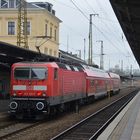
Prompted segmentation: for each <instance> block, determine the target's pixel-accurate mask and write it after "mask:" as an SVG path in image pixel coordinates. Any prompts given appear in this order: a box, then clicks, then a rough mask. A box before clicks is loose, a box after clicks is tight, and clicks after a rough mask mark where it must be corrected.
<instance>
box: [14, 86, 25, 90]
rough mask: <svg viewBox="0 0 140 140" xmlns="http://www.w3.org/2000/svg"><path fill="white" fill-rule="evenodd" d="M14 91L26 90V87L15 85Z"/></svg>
mask: <svg viewBox="0 0 140 140" xmlns="http://www.w3.org/2000/svg"><path fill="white" fill-rule="evenodd" d="M13 90H26V86H25V85H13Z"/></svg>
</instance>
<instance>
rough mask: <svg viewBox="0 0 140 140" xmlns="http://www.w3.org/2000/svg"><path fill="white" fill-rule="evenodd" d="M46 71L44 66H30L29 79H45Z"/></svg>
mask: <svg viewBox="0 0 140 140" xmlns="http://www.w3.org/2000/svg"><path fill="white" fill-rule="evenodd" d="M46 77H47V71H46V69H45V68H32V69H31V79H40V80H43V79H46Z"/></svg>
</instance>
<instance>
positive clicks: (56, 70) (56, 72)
mask: <svg viewBox="0 0 140 140" xmlns="http://www.w3.org/2000/svg"><path fill="white" fill-rule="evenodd" d="M57 78H58V69H57V68H55V69H54V79H55V80H57Z"/></svg>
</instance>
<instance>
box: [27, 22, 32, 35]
mask: <svg viewBox="0 0 140 140" xmlns="http://www.w3.org/2000/svg"><path fill="white" fill-rule="evenodd" d="M30 32H31V25H30V21H27V35H30Z"/></svg>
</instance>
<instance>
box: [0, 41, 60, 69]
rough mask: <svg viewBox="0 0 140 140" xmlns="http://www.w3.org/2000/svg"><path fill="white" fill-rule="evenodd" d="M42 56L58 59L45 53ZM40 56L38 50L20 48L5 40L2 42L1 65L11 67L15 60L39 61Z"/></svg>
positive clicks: (0, 44) (47, 58)
mask: <svg viewBox="0 0 140 140" xmlns="http://www.w3.org/2000/svg"><path fill="white" fill-rule="evenodd" d="M41 56H42V58H45V59H46V60H48V61H51V60H52V61H55V60H56V59H58V58H56V57H53V56H49V55H45V54H41ZM40 58H41V57H40V54H39V53H38V52H35V51H31V50H27V49H24V48H20V47H17V46H15V45H11V44H8V43H5V42H0V65H3V66H7V67H10V66H11V65H12V64H13V63H15V62H20V61H37V60H39V59H40Z"/></svg>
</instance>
